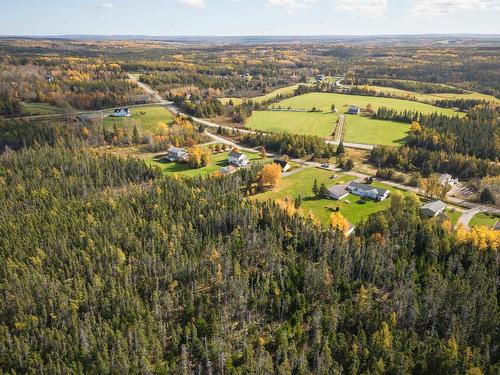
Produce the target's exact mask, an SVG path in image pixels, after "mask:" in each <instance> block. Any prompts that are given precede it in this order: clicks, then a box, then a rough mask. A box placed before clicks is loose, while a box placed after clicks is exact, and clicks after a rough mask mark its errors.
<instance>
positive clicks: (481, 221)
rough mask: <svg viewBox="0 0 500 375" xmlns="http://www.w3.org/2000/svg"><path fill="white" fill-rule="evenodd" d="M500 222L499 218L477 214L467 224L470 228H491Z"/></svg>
mask: <svg viewBox="0 0 500 375" xmlns="http://www.w3.org/2000/svg"><path fill="white" fill-rule="evenodd" d="M498 220H500V217H498V216H494V215H489V214H486V213H479V214H477V215H475V216H474V217H473V218H472V220H471V221H470V223H469V226H470V227H490V228H491V227H492V226H493V225H495V223H496V222H497V221H498Z"/></svg>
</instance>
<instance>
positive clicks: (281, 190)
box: [254, 168, 408, 225]
mask: <svg viewBox="0 0 500 375" xmlns="http://www.w3.org/2000/svg"><path fill="white" fill-rule="evenodd" d="M332 175H333V172H332V171H327V170H324V169H319V168H306V169H304V170H303V171H301V172H298V173H295V174H293V175H291V176H288V177H284V178H283V179H282V180H281V184H280V186H279V187H277V188H275V189H273V190H270V191H267V192H264V193H261V194H258V195H256V196H255V197H254V199H257V200H260V201H263V200H268V199H271V200H277V199H281V200H284V199H285V198H289V199H294V198H296V197H297V196H299V195H302V210H303V211H304V214H305V215H308V214H309V213H312V214H313V215H314V216H315V217H317V218H319V219H320V221H321V222H322V223H323V224H324V225H328V223H329V221H330V215H331V214H332V211H331V210H330V209H329V208H328V206H330V205H337V204H339V205H340V213H341V214H342V215H343V216H344V217H345V218H346V219H347V220H348V221H349V222H350V223H351V224H356V223H359V222H361V221H362V220H364V219H366V218H367V217H368V215H370V214H372V213H375V212H378V211H381V210H384V209H386V208H388V207H389V205H390V203H391V198H388V199H386V200H385V201H383V202H375V201H371V200H370V201H367V202H365V203H360V202H361V199H360V198H359V197H357V196H355V195H352V194H349V195H348V196H347V197H346V198H344V199H343V200H341V201H336V200H330V199H326V198H317V197H314V196H313V193H312V186H313V182H314V180H315V179H317V180H318V186H319V185H321V183H325V184H326V186H327V187H328V186H332V185H337V184H343V183H347V182H349V181H352V180H353V179H354V177H351V176H347V175H342V174H339V177H338V178H337V179H330V177H331V176H332ZM373 186H377V187H382V188H386V189H389V190H390V191H391V192H393V191H395V190H397V189H395V188H392V187H389V186H386V185H384V184H381V183H377V182H374V183H373ZM401 193H402V194H408V193H406V192H403V191H401ZM346 201H349V202H350V203H346Z"/></svg>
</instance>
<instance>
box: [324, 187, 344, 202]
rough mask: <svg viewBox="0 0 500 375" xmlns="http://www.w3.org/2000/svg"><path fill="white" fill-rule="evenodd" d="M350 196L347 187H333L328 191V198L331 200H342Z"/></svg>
mask: <svg viewBox="0 0 500 375" xmlns="http://www.w3.org/2000/svg"><path fill="white" fill-rule="evenodd" d="M348 195H349V192H348V191H347V189H346V185H333V186H330V187H329V188H328V189H326V197H327V198H329V199H335V200H338V201H339V200H341V199H344V198H345V197H347V196H348Z"/></svg>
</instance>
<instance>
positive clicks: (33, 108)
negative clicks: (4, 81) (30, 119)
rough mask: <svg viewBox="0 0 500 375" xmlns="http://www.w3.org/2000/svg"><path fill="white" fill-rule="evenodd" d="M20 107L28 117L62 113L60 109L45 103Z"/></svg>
mask: <svg viewBox="0 0 500 375" xmlns="http://www.w3.org/2000/svg"><path fill="white" fill-rule="evenodd" d="M22 105H23V110H24V112H26V113H28V114H29V115H30V116H35V115H52V114H54V113H61V112H62V109H61V108H59V107H56V106H54V105H52V104H47V103H22Z"/></svg>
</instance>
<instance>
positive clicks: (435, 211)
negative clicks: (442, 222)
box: [420, 201, 446, 217]
mask: <svg viewBox="0 0 500 375" xmlns="http://www.w3.org/2000/svg"><path fill="white" fill-rule="evenodd" d="M444 210H446V203H444V202H443V201H432V202H429V203H426V204H424V205H423V206H422V207H420V212H422V214H424V215H425V216H429V217H436V216H438V215H440V214H442V213H443V212H444Z"/></svg>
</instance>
